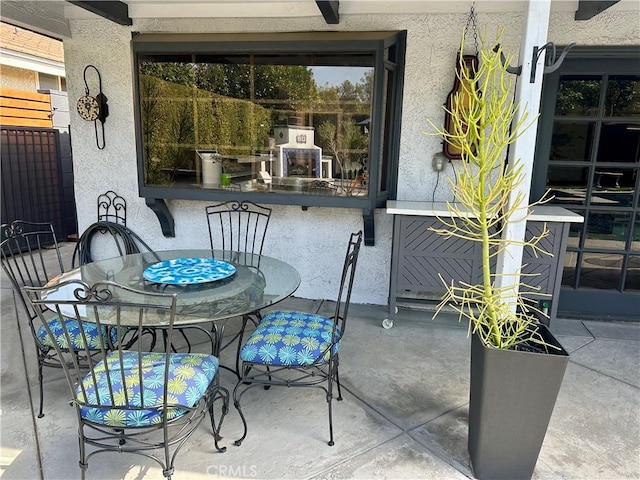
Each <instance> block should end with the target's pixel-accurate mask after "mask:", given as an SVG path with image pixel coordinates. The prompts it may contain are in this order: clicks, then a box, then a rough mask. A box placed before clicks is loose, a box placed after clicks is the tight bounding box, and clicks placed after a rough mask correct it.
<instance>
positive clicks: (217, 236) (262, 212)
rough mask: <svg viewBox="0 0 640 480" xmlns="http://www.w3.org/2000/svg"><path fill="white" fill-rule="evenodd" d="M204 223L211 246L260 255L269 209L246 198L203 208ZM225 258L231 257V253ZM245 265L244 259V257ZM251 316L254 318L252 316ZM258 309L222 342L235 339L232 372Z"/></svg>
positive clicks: (237, 364)
mask: <svg viewBox="0 0 640 480" xmlns="http://www.w3.org/2000/svg"><path fill="white" fill-rule="evenodd" d="M206 214H207V225H208V229H209V241H210V244H211V249H212V250H214V249H222V250H226V251H231V252H236V253H237V255H242V254H246V255H252V256H253V255H254V254H255V255H261V254H262V248H263V246H264V240H265V237H266V234H267V228H268V227H269V220H270V219H271V209H270V208H268V207H263V206H261V205H258V204H256V203H253V202H249V201H229V202H225V203H220V204H217V205H211V206H208V207H206ZM225 260H233V254H232V255H231V257H230V258H225ZM243 263H244V264H245V265H246V264H250V263H252V262H248V261H247V259H244V262H243ZM254 267H255V270H256V273H257V274H260V269H259V267H260V265H259V264H255V265H254ZM253 317H255V318H256V319H257V320H256V319H254V318H253ZM260 318H261V316H260V312H259V311H255V312H253V313H251V314H249V315H244V316H243V317H242V325H241V326H240V330H239V331H238V332H237V333H236V334H235V335H234V336H233V337H232V338H230V339H229V340H228V341H226V343H224V345H223V346H222V349H225V348H227V347H228V346H229V345H231V344H232V343H233V342H235V341H237V342H238V352H237V353H238V354H237V355H236V370H235V373H236V374H237V375H238V377H239V376H240V373H239V372H240V368H239V367H240V361H239V354H240V347H241V346H242V339H243V337H244V331H245V328H246V326H247V322H248V321H249V320H251V321H252V322H253V323H254V324H255V325H257V324H258V321H259V320H260Z"/></svg>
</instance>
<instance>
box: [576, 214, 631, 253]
mask: <svg viewBox="0 0 640 480" xmlns="http://www.w3.org/2000/svg"><path fill="white" fill-rule="evenodd" d="M630 220H631V218H630V215H629V214H628V213H621V212H617V213H609V212H597V211H592V212H591V213H589V216H588V218H587V219H586V223H587V231H586V238H585V243H584V246H585V247H586V248H594V249H595V248H597V249H601V250H602V249H604V250H608V249H612V250H624V248H625V243H626V239H627V233H628V232H629V226H630Z"/></svg>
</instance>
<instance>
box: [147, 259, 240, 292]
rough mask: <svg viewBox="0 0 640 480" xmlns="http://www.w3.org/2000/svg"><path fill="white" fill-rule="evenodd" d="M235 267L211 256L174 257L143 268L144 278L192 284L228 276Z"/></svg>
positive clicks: (162, 281) (175, 283) (177, 283)
mask: <svg viewBox="0 0 640 480" xmlns="http://www.w3.org/2000/svg"><path fill="white" fill-rule="evenodd" d="M234 273H236V267H234V266H233V265H231V264H230V263H227V262H221V261H220V260H214V259H212V258H176V259H174V260H165V261H163V262H158V263H154V264H153V265H150V266H149V267H147V268H146V269H145V271H144V272H143V273H142V276H143V277H144V278H145V280H149V281H150V282H155V283H166V284H170V285H194V284H197V283H207V282H214V281H216V280H222V279H223V278H228V277H230V276H231V275H233V274H234Z"/></svg>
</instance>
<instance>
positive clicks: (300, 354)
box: [240, 311, 340, 366]
mask: <svg viewBox="0 0 640 480" xmlns="http://www.w3.org/2000/svg"><path fill="white" fill-rule="evenodd" d="M332 331H333V320H331V319H329V318H327V317H323V316H321V315H315V314H313V313H303V312H282V311H274V312H269V313H268V314H267V315H265V316H264V318H263V319H262V320H261V321H260V323H259V324H258V327H257V328H256V329H255V331H254V332H253V333H252V334H251V336H249V338H248V339H247V342H246V343H245V344H244V346H243V347H242V350H241V351H240V358H241V359H242V360H243V361H245V362H253V363H261V364H268V365H292V366H302V365H311V364H312V363H313V362H314V361H315V360H316V359H317V358H319V357H320V356H321V355H322V354H323V352H324V353H325V355H324V358H322V359H321V360H320V361H321V362H322V361H327V360H328V359H329V358H328V357H329V352H328V351H327V352H325V350H327V348H328V347H329V345H330V343H331V333H332ZM336 336H337V337H339V336H340V328H339V327H336ZM338 347H339V342H338V343H336V345H335V346H334V352H337V351H338Z"/></svg>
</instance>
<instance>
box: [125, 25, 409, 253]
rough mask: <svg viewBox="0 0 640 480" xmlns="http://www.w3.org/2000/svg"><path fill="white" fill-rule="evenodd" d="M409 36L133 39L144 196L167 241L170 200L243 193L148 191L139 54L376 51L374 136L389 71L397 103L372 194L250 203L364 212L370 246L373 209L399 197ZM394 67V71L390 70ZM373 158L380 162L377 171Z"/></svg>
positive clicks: (379, 141)
mask: <svg viewBox="0 0 640 480" xmlns="http://www.w3.org/2000/svg"><path fill="white" fill-rule="evenodd" d="M393 45H395V49H396V57H397V58H396V59H395V60H396V61H395V62H391V61H389V60H385V58H384V52H385V49H386V48H389V47H391V46H393ZM405 50H406V31H399V32H291V33H247V34H235V33H231V34H172V33H170V34H161V33H160V34H153V33H152V34H138V33H134V34H133V38H132V52H133V55H132V57H133V72H134V81H133V86H134V99H135V101H134V118H135V131H136V148H137V157H138V190H139V195H140V196H141V197H143V198H145V199H147V204H149V205H151V204H153V205H154V206H155V208H153V210H154V212H155V213H156V214H157V215H158V218H159V220H160V223H161V225H162V227H163V233H164V234H165V236H174V235H175V230H174V225H173V218H170V217H171V213H170V211H169V209H168V208H167V207H166V204H165V202H164V200H165V199H181V200H211V201H226V200H230V199H232V198H237V196H238V192H233V191H222V190H204V189H202V190H194V189H179V188H172V187H149V186H145V185H144V162H143V159H142V151H143V149H142V134H141V122H140V118H141V117H140V104H139V101H138V99H139V89H138V54H148V53H189V54H191V53H199V52H202V53H205V52H206V53H241V52H246V53H265V52H279V53H296V52H303V51H306V52H308V51H317V52H338V53H339V52H345V53H347V52H372V53H374V58H375V80H374V101H373V104H372V110H373V114H372V119H371V129H370V131H372V132H373V131H376V132H379V131H380V128H381V125H380V122H381V121H382V122H384V119H382V118H381V115H382V112H383V110H384V109H383V105H382V99H383V98H384V92H383V91H382V89H383V87H384V82H383V79H384V75H385V69H387V70H388V71H390V72H394V75H393V82H394V88H393V89H392V93H393V98H390V99H387V109H391V110H392V112H391V115H390V121H389V122H388V124H387V125H386V128H390V129H392V132H390V134H389V135H388V142H387V143H386V144H383V140H384V139H383V138H380V137H376V141H375V142H371V144H370V160H369V161H370V164H369V167H370V170H369V172H370V178H369V182H370V183H369V185H370V188H369V193H368V195H367V196H366V197H331V196H321V195H317V196H311V195H296V194H278V193H260V192H251V194H250V199H251V200H252V201H255V202H257V203H265V204H276V205H299V206H301V207H302V208H303V210H306V209H307V208H308V207H339V208H359V209H362V211H363V222H364V224H365V225H364V230H365V232H366V234H365V244H366V245H373V244H374V242H375V228H374V225H373V218H374V217H373V210H374V209H375V208H378V207H382V206H384V205H385V202H386V200H388V199H393V198H395V195H396V192H397V182H396V180H397V170H398V163H399V150H400V126H401V120H402V94H403V87H404V62H405ZM390 67H391V68H390ZM383 147H384V149H385V151H384V152H382V153H383V155H385V157H386V169H387V171H386V184H385V185H380V187H379V186H378V181H379V179H380V178H381V177H380V175H381V174H382V172H381V171H380V168H381V165H380V163H379V162H378V160H377V159H378V158H380V149H381V148H383ZM372 159H376V165H375V168H372V167H373V161H372Z"/></svg>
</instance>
